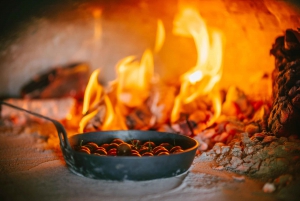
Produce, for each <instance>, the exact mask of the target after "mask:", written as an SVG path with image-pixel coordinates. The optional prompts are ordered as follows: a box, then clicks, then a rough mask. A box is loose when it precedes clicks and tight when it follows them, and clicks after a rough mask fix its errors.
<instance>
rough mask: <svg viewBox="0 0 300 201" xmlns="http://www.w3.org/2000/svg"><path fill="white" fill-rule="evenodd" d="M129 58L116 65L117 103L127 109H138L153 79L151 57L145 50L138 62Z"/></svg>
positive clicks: (131, 57)
mask: <svg viewBox="0 0 300 201" xmlns="http://www.w3.org/2000/svg"><path fill="white" fill-rule="evenodd" d="M134 59H135V57H133V56H129V57H126V58H125V59H123V60H122V61H120V62H119V64H118V65H117V76H118V79H117V82H118V89H117V97H118V101H120V102H121V103H123V104H125V105H126V106H128V107H138V106H140V105H141V104H143V103H144V101H145V100H146V98H147V97H148V96H149V91H150V85H151V79H152V77H153V56H152V53H151V51H150V50H146V51H145V53H144V54H143V56H142V59H141V61H140V62H137V61H135V60H134Z"/></svg>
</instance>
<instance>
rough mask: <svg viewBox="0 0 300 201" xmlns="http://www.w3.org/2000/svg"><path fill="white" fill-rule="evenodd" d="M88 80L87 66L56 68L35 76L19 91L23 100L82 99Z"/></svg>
mask: <svg viewBox="0 0 300 201" xmlns="http://www.w3.org/2000/svg"><path fill="white" fill-rule="evenodd" d="M88 79H89V66H88V65H87V64H81V63H79V64H72V65H67V66H57V67H55V68H53V69H51V70H49V71H47V72H45V73H43V74H40V75H37V76H35V77H34V78H33V79H32V80H30V81H29V82H28V83H27V84H25V85H24V86H23V87H22V89H21V96H22V97H23V98H30V99H33V98H62V97H74V98H76V99H82V98H83V94H84V90H85V87H86V85H87V82H88Z"/></svg>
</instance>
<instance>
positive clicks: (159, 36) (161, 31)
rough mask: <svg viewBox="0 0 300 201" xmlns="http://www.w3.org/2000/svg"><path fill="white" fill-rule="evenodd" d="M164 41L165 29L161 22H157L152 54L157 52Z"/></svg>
mask: <svg viewBox="0 0 300 201" xmlns="http://www.w3.org/2000/svg"><path fill="white" fill-rule="evenodd" d="M164 41H165V28H164V25H163V22H162V21H161V20H158V21H157V31H156V41H155V47H154V52H158V51H159V50H160V49H161V47H162V45H163V43H164Z"/></svg>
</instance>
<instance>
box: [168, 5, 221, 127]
mask: <svg viewBox="0 0 300 201" xmlns="http://www.w3.org/2000/svg"><path fill="white" fill-rule="evenodd" d="M173 31H174V33H175V34H177V35H181V36H185V37H192V38H193V40H194V42H195V45H196V50H197V55H198V57H197V58H198V59H197V62H196V65H195V67H193V68H192V69H191V70H189V71H188V72H186V73H185V74H183V75H182V76H181V78H180V80H181V89H180V93H179V95H178V96H177V97H176V100H175V106H174V108H173V111H172V116H171V121H172V122H176V121H177V120H178V119H179V117H180V113H184V112H185V111H183V110H184V109H183V105H187V104H189V103H191V102H193V101H196V99H198V98H201V97H202V98H206V97H209V99H210V100H212V103H213V109H214V117H213V118H212V119H211V120H210V121H209V122H214V120H215V119H216V118H217V117H218V116H219V115H220V113H221V109H220V108H221V101H220V98H219V97H220V96H219V94H218V87H217V84H218V82H219V81H220V79H221V75H222V68H221V66H222V65H221V63H222V40H221V34H220V33H218V32H212V33H211V35H209V32H208V30H207V27H206V24H205V22H204V20H203V19H202V18H201V16H200V15H199V14H198V13H197V12H196V11H195V10H192V9H184V10H182V11H181V12H180V13H179V14H178V15H177V16H176V18H175V20H174V30H173ZM209 36H210V37H209ZM210 39H211V43H210Z"/></svg>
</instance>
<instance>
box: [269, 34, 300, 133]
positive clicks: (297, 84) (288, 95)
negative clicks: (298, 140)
mask: <svg viewBox="0 0 300 201" xmlns="http://www.w3.org/2000/svg"><path fill="white" fill-rule="evenodd" d="M271 54H272V55H274V56H275V70H274V71H273V75H272V76H273V101H274V102H273V106H272V111H271V113H270V116H269V119H268V128H269V130H270V131H271V132H272V133H274V134H275V135H276V136H289V135H293V134H299V130H300V33H299V32H298V31H295V30H291V29H288V30H286V32H285V35H284V36H281V37H278V38H277V39H276V41H275V44H274V45H273V47H272V49H271Z"/></svg>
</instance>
